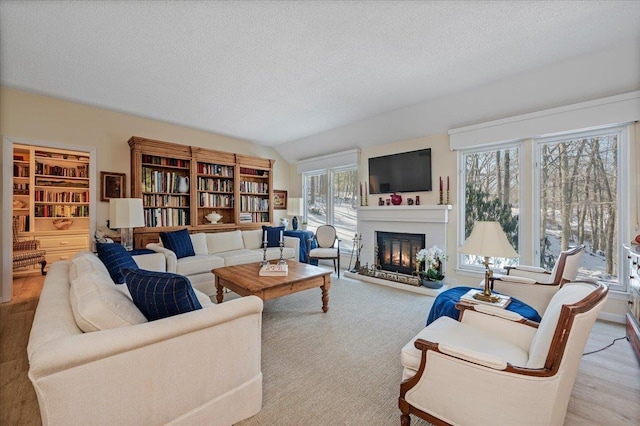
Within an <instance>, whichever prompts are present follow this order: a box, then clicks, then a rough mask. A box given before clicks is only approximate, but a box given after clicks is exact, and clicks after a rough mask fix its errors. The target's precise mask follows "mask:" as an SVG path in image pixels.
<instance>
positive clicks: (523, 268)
mask: <svg viewBox="0 0 640 426" xmlns="http://www.w3.org/2000/svg"><path fill="white" fill-rule="evenodd" d="M514 268H515V269H518V270H520V271H527V272H547V270H546V269H544V268H539V267H537V266H528V265H517V266H514Z"/></svg>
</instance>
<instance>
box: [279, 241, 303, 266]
mask: <svg viewBox="0 0 640 426" xmlns="http://www.w3.org/2000/svg"><path fill="white" fill-rule="evenodd" d="M283 241H284V246H285V247H290V248H292V249H293V251H294V256H293V260H295V261H296V262H298V261H299V260H300V238H298V237H287V236H286V235H285V236H284V238H283Z"/></svg>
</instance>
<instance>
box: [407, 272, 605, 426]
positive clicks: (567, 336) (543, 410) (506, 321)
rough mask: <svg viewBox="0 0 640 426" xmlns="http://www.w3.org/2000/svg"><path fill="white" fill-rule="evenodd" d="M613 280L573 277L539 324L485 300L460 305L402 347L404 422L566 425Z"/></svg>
mask: <svg viewBox="0 0 640 426" xmlns="http://www.w3.org/2000/svg"><path fill="white" fill-rule="evenodd" d="M607 291H608V289H607V287H605V286H604V285H603V284H600V283H587V282H579V283H569V284H566V285H564V286H563V287H562V288H561V289H560V290H558V292H557V293H556V294H555V295H554V296H553V298H552V299H551V301H550V302H549V306H548V308H547V312H546V315H545V316H544V317H542V321H541V322H540V323H539V324H538V323H535V322H531V321H528V320H525V319H523V318H522V317H521V316H520V315H518V314H516V313H514V312H510V311H506V310H504V309H500V308H496V307H494V306H487V305H473V306H467V305H460V306H459V308H460V309H461V310H462V312H461V315H460V319H459V320H458V321H456V320H453V319H451V318H449V317H446V316H443V317H440V318H438V319H437V320H436V321H434V322H433V323H432V324H430V325H429V326H427V327H426V328H424V329H423V330H422V331H421V332H420V333H418V335H417V336H416V337H415V338H414V339H413V340H411V341H410V342H409V343H408V344H407V345H405V347H404V348H403V349H402V352H401V360H402V365H403V366H404V372H403V382H402V384H401V385H400V398H399V400H398V403H399V407H400V410H401V411H402V415H401V424H402V425H403V426H409V424H410V422H411V420H410V415H411V414H413V415H416V416H418V417H421V418H423V419H425V420H427V421H429V422H432V423H434V424H438V425H447V424H456V425H474V426H483V425H490V426H494V425H541V426H542V425H544V426H549V425H562V424H563V422H564V418H565V415H566V411H567V405H568V402H569V397H570V395H571V390H572V388H573V383H574V381H575V377H576V374H577V371H578V365H579V363H580V359H581V357H582V351H583V350H584V346H585V344H586V341H587V338H588V337H589V334H590V332H591V328H592V326H593V323H594V322H595V320H596V317H597V315H598V312H600V309H601V308H602V306H603V305H604V303H605V300H606V297H607Z"/></svg>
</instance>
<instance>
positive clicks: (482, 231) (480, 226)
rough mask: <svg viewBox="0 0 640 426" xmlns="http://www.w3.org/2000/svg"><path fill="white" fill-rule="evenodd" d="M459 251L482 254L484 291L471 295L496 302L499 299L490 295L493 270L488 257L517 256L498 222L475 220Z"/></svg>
mask: <svg viewBox="0 0 640 426" xmlns="http://www.w3.org/2000/svg"><path fill="white" fill-rule="evenodd" d="M458 252H459V253H462V254H468V255H476V256H484V291H483V292H482V293H476V294H474V295H473V297H474V298H475V299H478V300H482V301H485V302H491V303H496V302H498V301H499V300H500V298H499V297H497V296H492V295H491V290H490V289H489V280H490V278H491V276H492V275H493V272H492V271H491V269H490V268H489V258H490V257H519V256H518V253H516V251H515V250H514V249H513V247H512V246H511V243H509V240H508V239H507V236H506V235H505V233H504V231H503V230H502V226H500V224H499V223H498V222H481V221H479V222H476V223H474V224H473V230H472V231H471V235H469V238H467V241H465V242H464V244H463V245H462V247H460V249H458Z"/></svg>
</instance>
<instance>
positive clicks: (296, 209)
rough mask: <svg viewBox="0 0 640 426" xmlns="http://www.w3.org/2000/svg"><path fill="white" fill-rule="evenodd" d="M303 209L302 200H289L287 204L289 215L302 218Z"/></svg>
mask: <svg viewBox="0 0 640 426" xmlns="http://www.w3.org/2000/svg"><path fill="white" fill-rule="evenodd" d="M301 207H302V198H289V201H288V202H287V215H289V216H300V214H301V212H300V208H301Z"/></svg>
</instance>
